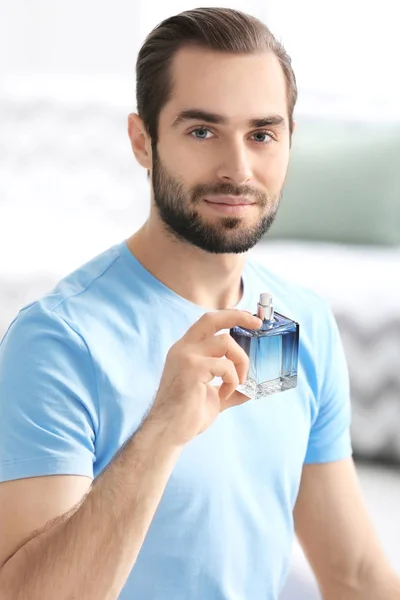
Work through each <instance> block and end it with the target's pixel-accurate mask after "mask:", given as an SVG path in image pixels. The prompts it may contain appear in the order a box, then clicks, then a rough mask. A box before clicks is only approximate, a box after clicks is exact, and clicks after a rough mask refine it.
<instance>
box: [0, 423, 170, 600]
mask: <svg viewBox="0 0 400 600" xmlns="http://www.w3.org/2000/svg"><path fill="white" fill-rule="evenodd" d="M179 454H180V448H179V447H178V446H176V445H174V443H172V441H171V440H170V438H169V436H168V434H167V432H166V430H165V428H164V427H162V426H160V425H155V424H152V423H151V421H147V422H145V423H144V425H143V427H142V429H141V430H140V431H139V432H138V433H137V434H136V435H135V436H134V437H133V438H132V439H131V440H130V441H129V442H128V443H127V444H126V446H125V447H124V449H123V451H122V452H120V454H119V455H118V456H117V457H116V459H115V460H114V461H113V462H112V463H111V465H110V466H109V468H108V469H106V470H105V471H104V472H103V473H102V474H101V475H100V476H99V478H98V479H96V480H95V482H94V484H93V486H92V488H91V489H90V490H89V493H88V494H87V495H86V496H84V498H83V500H82V501H81V502H80V503H79V504H78V505H76V506H75V507H73V509H72V510H70V511H69V512H68V513H66V514H64V515H63V516H61V517H59V518H56V519H54V520H53V521H51V522H50V523H48V524H47V525H46V526H45V527H44V528H42V529H41V530H40V531H39V532H38V531H36V532H34V533H33V534H32V535H30V536H29V537H30V538H31V539H30V541H28V542H26V540H24V542H25V543H23V545H22V547H21V548H20V549H19V550H17V551H15V552H14V554H13V556H11V557H9V558H8V560H7V561H6V562H5V564H4V565H3V566H1V567H0V597H1V598H2V600H17V599H18V600H28V598H29V600H50V599H54V598H58V599H59V600H67V599H69V598H82V599H84V600H99V599H101V600H115V599H116V598H117V597H118V595H119V593H120V591H121V589H122V587H123V585H124V584H125V581H126V579H127V577H128V575H129V572H130V570H131V569H132V566H133V564H134V563H135V560H136V557H137V555H138V553H139V551H140V548H141V546H142V544H143V541H144V538H145V535H146V533H147V530H148V528H149V526H150V523H151V521H152V518H153V516H154V513H155V511H156V508H157V505H158V503H159V501H160V498H161V496H162V494H163V491H164V488H165V486H166V484H167V481H168V478H169V476H170V473H171V471H172V469H173V467H174V464H175V462H176V460H177V458H178V456H179ZM13 483H17V482H10V483H9V484H3V485H12V484H13ZM18 483H19V482H18ZM24 483H25V484H26V486H27V487H26V489H27V491H28V492H29V483H28V480H25V482H24ZM24 483H23V484H24ZM65 485H66V484H65ZM26 502H27V505H28V506H29V507H30V509H32V506H31V504H30V503H28V501H27V500H26ZM0 505H1V486H0ZM1 511H2V508H1V506H0V512H1ZM20 546H21V544H20Z"/></svg>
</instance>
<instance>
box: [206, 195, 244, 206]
mask: <svg viewBox="0 0 400 600" xmlns="http://www.w3.org/2000/svg"><path fill="white" fill-rule="evenodd" d="M204 200H205V201H206V202H208V203H209V204H226V205H229V206H243V205H246V206H247V205H249V204H255V202H254V201H253V200H250V198H245V197H244V196H212V197H211V198H204Z"/></svg>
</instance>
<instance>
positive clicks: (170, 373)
mask: <svg viewBox="0 0 400 600" xmlns="http://www.w3.org/2000/svg"><path fill="white" fill-rule="evenodd" d="M296 95H297V92H296V82H295V77H294V75H293V72H292V68H291V65H290V59H289V57H288V56H287V54H286V53H285V51H284V49H283V48H282V46H281V45H280V44H279V43H277V42H276V40H275V39H274V37H273V36H272V34H271V33H270V32H269V30H268V29H267V28H266V27H265V26H264V25H263V24H262V23H260V22H259V21H257V20H256V19H254V18H252V17H249V16H248V15H244V14H241V13H238V12H235V11H231V10H226V9H215V8H214V9H211V8H210V9H198V10H193V11H189V12H186V13H183V14H180V15H177V16H175V17H172V18H170V19H167V20H166V21H165V22H163V23H162V24H161V25H160V26H159V27H158V28H156V29H155V30H154V31H153V32H151V33H150V35H149V36H148V38H147V40H146V42H145V44H144V45H143V47H142V49H141V51H140V53H139V57H138V63H137V97H138V98H137V99H138V114H131V115H129V120H128V123H129V137H130V141H131V144H132V149H133V152H134V155H135V157H136V159H137V160H138V162H139V163H140V164H141V165H142V166H143V167H144V168H145V169H146V170H147V171H148V172H149V175H150V177H151V197H152V202H151V211H150V215H149V218H148V221H147V222H146V223H145V225H144V226H143V227H142V228H141V229H140V230H139V231H137V232H136V233H134V235H133V236H132V237H131V238H129V239H128V240H126V242H125V241H124V242H122V243H120V244H118V245H116V246H114V247H113V248H111V249H108V250H106V251H105V252H104V253H103V254H102V255H100V256H98V257H97V258H95V259H93V260H92V261H91V262H90V263H88V264H86V265H84V266H83V267H81V268H80V269H79V270H77V271H76V272H74V273H72V274H71V275H69V276H68V277H66V278H65V279H64V280H62V281H61V282H60V283H59V284H58V285H57V287H56V288H55V290H53V292H52V293H51V294H49V295H47V296H46V297H44V298H42V299H41V300H39V301H38V302H35V303H33V304H32V305H30V306H28V307H26V308H24V309H23V310H22V311H21V312H20V313H19V315H18V317H17V318H16V320H15V321H14V322H13V324H12V325H11V327H10V328H9V330H8V332H7V334H6V335H5V337H4V340H3V342H2V346H1V353H0V382H1V383H0V423H1V425H0V426H1V432H0V434H1V435H0V478H1V481H2V483H1V484H0V530H1V537H0V597H1V598H2V600H14V599H16V598H18V599H21V600H22V599H28V598H29V600H54V599H55V598H57V600H69V599H71V598H77V599H78V598H79V599H80V600H115V599H116V598H121V599H123V600H127V599H130V600H134V599H135V600H233V599H235V600H236V599H237V600H239V599H240V600H275V599H277V598H278V596H279V592H280V590H281V589H282V587H283V585H284V581H285V577H286V574H287V571H288V566H289V561H290V553H291V545H292V540H293V525H295V528H296V532H297V534H298V536H299V539H300V541H301V542H302V544H303V547H304V549H305V552H306V554H307V556H308V558H309V560H310V562H311V565H312V567H313V568H314V571H315V573H316V576H317V579H318V581H319V584H320V588H321V591H322V595H323V597H324V599H326V600H338V599H339V598H340V599H343V600H356V599H357V600H369V599H370V600H395V599H397V598H400V582H399V579H398V577H397V576H396V575H395V574H394V573H393V571H392V570H391V568H390V566H389V565H388V564H387V561H386V559H385V557H384V555H383V553H382V550H381V548H380V545H379V543H378V541H377V539H376V536H375V534H374V532H373V529H372V527H371V524H370V521H369V519H368V516H367V514H366V511H365V508H364V504H363V500H362V498H361V494H360V490H359V486H358V483H357V478H356V475H355V471H354V467H353V463H352V459H351V447H350V441H349V421H350V406H349V389H348V376H347V369H346V363H345V359H344V355H343V350H342V346H341V342H340V338H339V335H338V331H337V327H336V325H335V322H334V319H333V317H332V314H331V313H330V311H329V309H328V307H327V304H326V303H325V302H324V301H323V300H321V299H320V298H319V297H317V296H316V295H315V294H313V293H312V292H310V291H307V290H306V289H302V288H300V287H296V286H294V285H292V284H289V283H288V282H286V281H285V279H284V277H277V276H276V275H274V274H273V273H272V272H270V270H269V269H268V264H265V265H260V264H257V263H254V262H253V261H251V260H248V259H247V255H246V253H247V251H248V250H249V249H250V248H251V247H253V246H254V245H255V244H256V243H257V242H258V241H259V240H260V239H261V237H262V236H263V234H264V233H265V232H266V231H267V230H268V228H269V227H270V225H271V223H272V222H273V220H274V217H275V214H276V211H277V209H278V205H279V201H280V197H281V193H282V188H283V185H284V179H285V175H286V170H287V166H288V160H289V149H290V142H291V136H292V132H293V121H292V116H293V108H294V105H295V102H296ZM268 261H273V256H270V257H267V259H266V263H268ZM265 291H267V292H271V293H272V295H273V296H274V298H275V305H276V309H277V310H278V312H281V313H283V314H285V315H287V316H289V317H291V318H292V319H294V320H296V321H298V322H299V323H300V331H301V342H300V353H299V378H298V385H297V387H296V388H295V389H292V390H290V391H286V392H284V393H283V394H275V395H272V396H268V397H265V398H263V399H261V400H258V401H250V402H249V401H246V398H245V397H244V396H242V395H241V394H240V393H238V392H237V391H235V388H236V387H237V385H238V383H239V382H240V381H243V378H244V377H245V375H246V373H247V368H248V359H247V356H246V354H245V353H244V352H243V350H242V349H241V348H240V347H239V345H238V344H237V343H236V342H235V341H234V340H233V338H231V337H230V336H229V335H223V334H222V335H215V334H216V333H218V332H220V331H221V330H222V329H226V328H230V327H232V326H234V325H241V326H244V327H250V328H257V327H259V326H260V321H259V320H258V319H257V318H256V317H253V316H252V315H251V314H249V312H246V311H250V313H251V312H254V310H255V305H256V303H257V300H258V298H259V294H260V293H261V292H265ZM215 376H219V377H222V380H223V384H222V386H221V387H220V388H218V387H213V386H212V385H210V382H211V381H212V380H213V379H214V377H215Z"/></svg>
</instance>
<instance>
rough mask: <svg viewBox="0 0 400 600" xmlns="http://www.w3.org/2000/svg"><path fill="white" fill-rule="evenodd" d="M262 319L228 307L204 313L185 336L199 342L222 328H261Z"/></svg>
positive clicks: (187, 339) (186, 338)
mask: <svg viewBox="0 0 400 600" xmlns="http://www.w3.org/2000/svg"><path fill="white" fill-rule="evenodd" d="M261 325H262V320H261V319H259V318H258V317H255V316H253V315H252V314H251V313H249V312H246V311H244V310H239V309H237V308H226V309H223V310H217V311H214V312H208V313H206V314H205V315H203V316H202V317H201V318H200V319H199V320H198V321H197V322H196V323H195V324H194V325H192V327H190V329H188V331H187V332H186V333H185V335H184V336H183V339H185V341H186V342H190V343H197V342H202V341H203V340H205V339H207V338H208V337H211V336H212V335H215V334H216V333H217V332H218V331H221V329H231V327H237V326H239V327H246V328H247V329H259V328H260V327H261Z"/></svg>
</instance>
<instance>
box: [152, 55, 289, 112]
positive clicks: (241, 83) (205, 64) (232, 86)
mask: <svg viewBox="0 0 400 600" xmlns="http://www.w3.org/2000/svg"><path fill="white" fill-rule="evenodd" d="M171 76H172V80H173V94H172V98H171V99H170V101H169V102H168V103H167V104H166V106H165V107H164V109H163V111H162V114H161V115H160V117H161V119H162V117H163V113H164V118H165V119H167V120H168V121H170V120H171V119H173V118H174V116H176V114H177V112H179V111H180V110H182V109H184V108H187V107H192V106H201V107H202V108H203V109H205V110H207V109H209V110H210V111H212V112H215V113H220V114H223V115H226V117H227V118H228V119H230V120H231V121H232V122H235V121H236V120H237V121H242V120H243V121H244V120H246V121H247V120H248V119H249V118H250V117H251V116H260V115H264V114H270V113H274V114H275V113H276V114H282V115H284V116H287V98H286V82H285V78H284V74H283V70H282V67H281V65H280V64H279V60H278V59H277V57H276V56H275V54H273V53H272V52H263V53H260V54H232V53H222V52H216V51H212V50H208V49H203V48H198V47H188V48H187V47H185V48H181V49H180V50H179V51H178V52H177V53H176V55H175V56H174V58H173V61H172V65H171Z"/></svg>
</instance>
